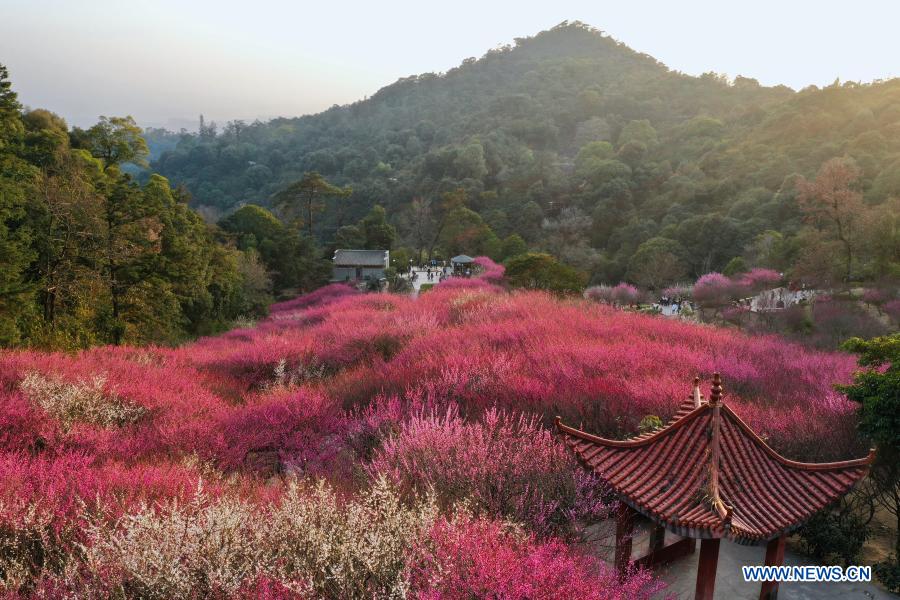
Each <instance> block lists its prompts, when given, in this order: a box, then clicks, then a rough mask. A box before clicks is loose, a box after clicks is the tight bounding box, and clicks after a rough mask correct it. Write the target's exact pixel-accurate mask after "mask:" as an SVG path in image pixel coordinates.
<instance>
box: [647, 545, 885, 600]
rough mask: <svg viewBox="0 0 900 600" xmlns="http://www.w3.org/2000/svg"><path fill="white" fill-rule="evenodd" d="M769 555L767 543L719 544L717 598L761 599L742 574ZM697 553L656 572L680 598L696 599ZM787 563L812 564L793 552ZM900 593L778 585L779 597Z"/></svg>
mask: <svg viewBox="0 0 900 600" xmlns="http://www.w3.org/2000/svg"><path fill="white" fill-rule="evenodd" d="M765 554H766V547H765V546H741V545H739V544H735V543H734V542H730V541H726V540H723V541H722V545H721V546H720V547H719V567H718V569H717V571H716V594H715V597H716V598H724V599H726V600H743V599H744V598H747V599H750V598H752V599H754V600H756V599H757V598H759V586H760V584H759V583H747V582H745V581H744V578H743V575H742V574H741V567H742V566H744V565H762V564H763V563H764V559H765ZM699 556H700V544H699V543H698V544H697V552H695V553H694V554H692V555H690V556H687V557H685V558H683V559H681V560H678V561H675V562H674V563H672V564H670V565H667V566H663V567H660V568H659V569H657V570H656V574H657V575H658V576H659V577H660V578H661V579H662V580H663V581H665V582H666V583H667V584H669V587H668V589H666V592H667V593H669V594H672V595H674V596H675V597H676V598H684V599H688V598H693V597H694V587H695V586H696V582H697V560H698V559H699ZM784 564H785V565H788V566H791V565H811V564H815V563H814V562H813V561H811V560H810V559H809V558H807V557H805V556H800V555H798V554H794V553H792V552H790V551H787V552H785V554H784ZM897 598H898V596H895V595H894V594H890V593H888V592H885V591H882V590H881V589H879V588H878V587H876V586H875V585H874V584H871V583H799V582H794V583H781V584H779V586H778V599H779V600H897Z"/></svg>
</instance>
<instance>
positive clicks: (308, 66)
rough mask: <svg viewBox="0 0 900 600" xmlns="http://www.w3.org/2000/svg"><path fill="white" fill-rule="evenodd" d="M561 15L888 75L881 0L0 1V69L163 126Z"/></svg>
mask: <svg viewBox="0 0 900 600" xmlns="http://www.w3.org/2000/svg"><path fill="white" fill-rule="evenodd" d="M563 20H580V21H584V22H585V23H588V24H590V25H593V26H595V27H597V28H598V29H601V30H603V31H605V32H606V33H608V34H610V35H612V36H613V37H614V38H616V39H618V40H620V41H622V42H624V43H626V44H628V45H629V46H631V47H632V48H634V49H636V50H638V51H640V52H645V53H647V54H650V55H652V56H654V57H656V58H657V59H659V60H660V61H662V62H663V63H665V64H666V65H668V66H669V67H671V68H673V69H677V70H679V71H683V72H685V73H689V74H694V75H696V74H700V73H703V72H705V71H716V72H719V73H725V74H727V75H729V76H735V75H744V76H747V77H755V78H757V79H759V80H760V82H762V83H764V84H778V83H784V84H787V85H790V86H791V87H793V88H795V89H799V88H802V87H804V86H806V85H809V84H817V85H822V84H828V83H831V82H832V81H834V79H835V78H836V77H840V78H841V79H842V80H858V81H871V80H872V79H879V78H888V77H891V76H898V75H900V35H898V34H897V24H898V23H900V4H897V3H895V2H893V0H878V1H871V0H856V1H854V2H846V1H844V2H836V1H831V0H820V1H807V0H780V1H769V0H755V1H747V0H741V1H739V2H727V1H726V0H717V1H708V2H707V1H693V0H660V1H655V2H640V1H635V0H615V1H612V2H610V1H606V0H593V1H582V2H575V1H568V0H541V1H531V0H519V1H516V2H505V1H504V2H492V1H490V0H477V1H475V0H452V1H449V0H448V1H443V2H433V1H428V0H418V1H399V0H398V1H394V0H368V1H359V2H357V1H353V2H347V1H342V0H330V1H329V0H318V1H316V2H307V1H305V0H294V1H276V0H241V1H239V2H238V1H232V0H216V1H213V0H177V1H175V0H143V1H141V0H131V1H126V0H118V1H116V0H0V63H4V64H6V65H7V66H8V67H9V69H10V72H11V77H12V81H13V85H14V86H15V89H16V90H17V91H18V92H19V97H20V99H21V101H22V102H23V103H24V104H26V105H29V106H32V107H44V108H48V109H50V110H53V111H55V112H57V113H59V114H61V115H62V116H63V117H65V118H66V119H67V120H68V121H69V122H70V123H72V124H76V125H88V124H91V123H93V122H94V121H95V120H96V118H97V116H98V115H101V114H105V115H125V114H132V115H134V117H135V118H136V119H137V120H138V121H139V122H140V123H142V124H145V125H167V126H169V127H170V128H177V127H180V126H188V125H191V124H193V122H194V121H195V120H196V118H197V115H198V114H200V113H201V112H202V113H204V114H205V115H206V116H207V118H211V119H216V120H219V121H225V120H229V119H234V118H243V119H248V120H252V119H254V118H263V119H265V118H270V117H273V116H282V115H283V116H295V115H301V114H305V113H310V112H317V111H319V110H322V109H324V108H327V107H328V106H331V105H332V104H344V103H347V102H352V101H354V100H357V99H361V98H363V97H365V96H367V95H371V94H372V93H374V92H375V91H376V90H378V88H380V87H382V86H384V85H387V84H389V83H391V82H393V81H395V80H396V79H397V78H399V77H405V76H408V75H412V74H417V73H422V72H429V71H431V72H439V71H445V70H447V69H449V68H451V67H454V66H456V65H458V64H459V63H460V61H461V60H462V59H464V58H466V57H470V56H474V57H480V56H481V55H483V54H484V52H485V51H486V50H488V49H489V48H492V47H495V46H498V45H501V44H505V43H510V42H512V41H513V38H515V37H524V36H528V35H533V34H535V33H537V32H538V31H541V30H543V29H548V28H550V27H552V26H553V25H556V24H557V23H559V22H561V21H563Z"/></svg>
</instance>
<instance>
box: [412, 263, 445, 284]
mask: <svg viewBox="0 0 900 600" xmlns="http://www.w3.org/2000/svg"><path fill="white" fill-rule="evenodd" d="M448 271H449V269H447V268H446V267H420V268H419V270H416V269H412V271H411V272H410V276H409V278H410V281H418V280H419V275H422V277H424V278H425V279H426V280H428V281H435V280H437V282H438V283H440V282H441V281H443V280H444V279H446V278H447V277H448V276H449V273H448Z"/></svg>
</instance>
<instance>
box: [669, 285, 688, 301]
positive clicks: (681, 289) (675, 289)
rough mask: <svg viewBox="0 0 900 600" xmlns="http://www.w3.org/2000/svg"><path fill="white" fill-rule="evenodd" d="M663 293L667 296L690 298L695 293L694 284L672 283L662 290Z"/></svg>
mask: <svg viewBox="0 0 900 600" xmlns="http://www.w3.org/2000/svg"><path fill="white" fill-rule="evenodd" d="M662 295H663V296H665V297H666V298H675V299H678V298H680V299H682V300H684V299H690V298H692V297H693V295H694V286H692V285H670V286H669V287H667V288H665V289H664V290H663V291H662Z"/></svg>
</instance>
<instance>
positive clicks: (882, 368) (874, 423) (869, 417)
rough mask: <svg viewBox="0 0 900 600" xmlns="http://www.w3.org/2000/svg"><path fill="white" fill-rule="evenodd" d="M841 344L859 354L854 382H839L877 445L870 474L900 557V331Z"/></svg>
mask: <svg viewBox="0 0 900 600" xmlns="http://www.w3.org/2000/svg"><path fill="white" fill-rule="evenodd" d="M843 348H844V349H845V350H849V351H850V352H855V353H857V354H859V364H860V365H862V366H864V367H869V368H868V369H867V370H865V371H861V372H859V373H856V375H854V377H853V384H852V385H847V386H840V387H839V389H840V390H841V391H843V392H844V393H845V394H847V397H848V398H850V400H853V401H854V402H857V403H858V404H859V429H860V431H862V432H863V434H865V435H866V436H868V437H869V439H871V440H872V441H873V442H874V443H875V445H876V447H877V454H876V459H875V464H874V465H873V466H872V470H871V474H870V478H871V479H872V480H873V482H874V483H875V497H876V499H877V501H878V502H879V504H881V506H883V507H884V509H885V510H887V511H888V512H889V513H890V514H892V515H893V516H894V518H895V519H896V526H897V528H896V529H895V532H894V533H895V536H896V538H895V541H894V556H893V563H894V565H895V568H898V558H900V334H893V335H890V336H886V337H878V338H874V339H871V340H862V339H860V338H851V339H849V340H847V342H845V343H844V345H843Z"/></svg>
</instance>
